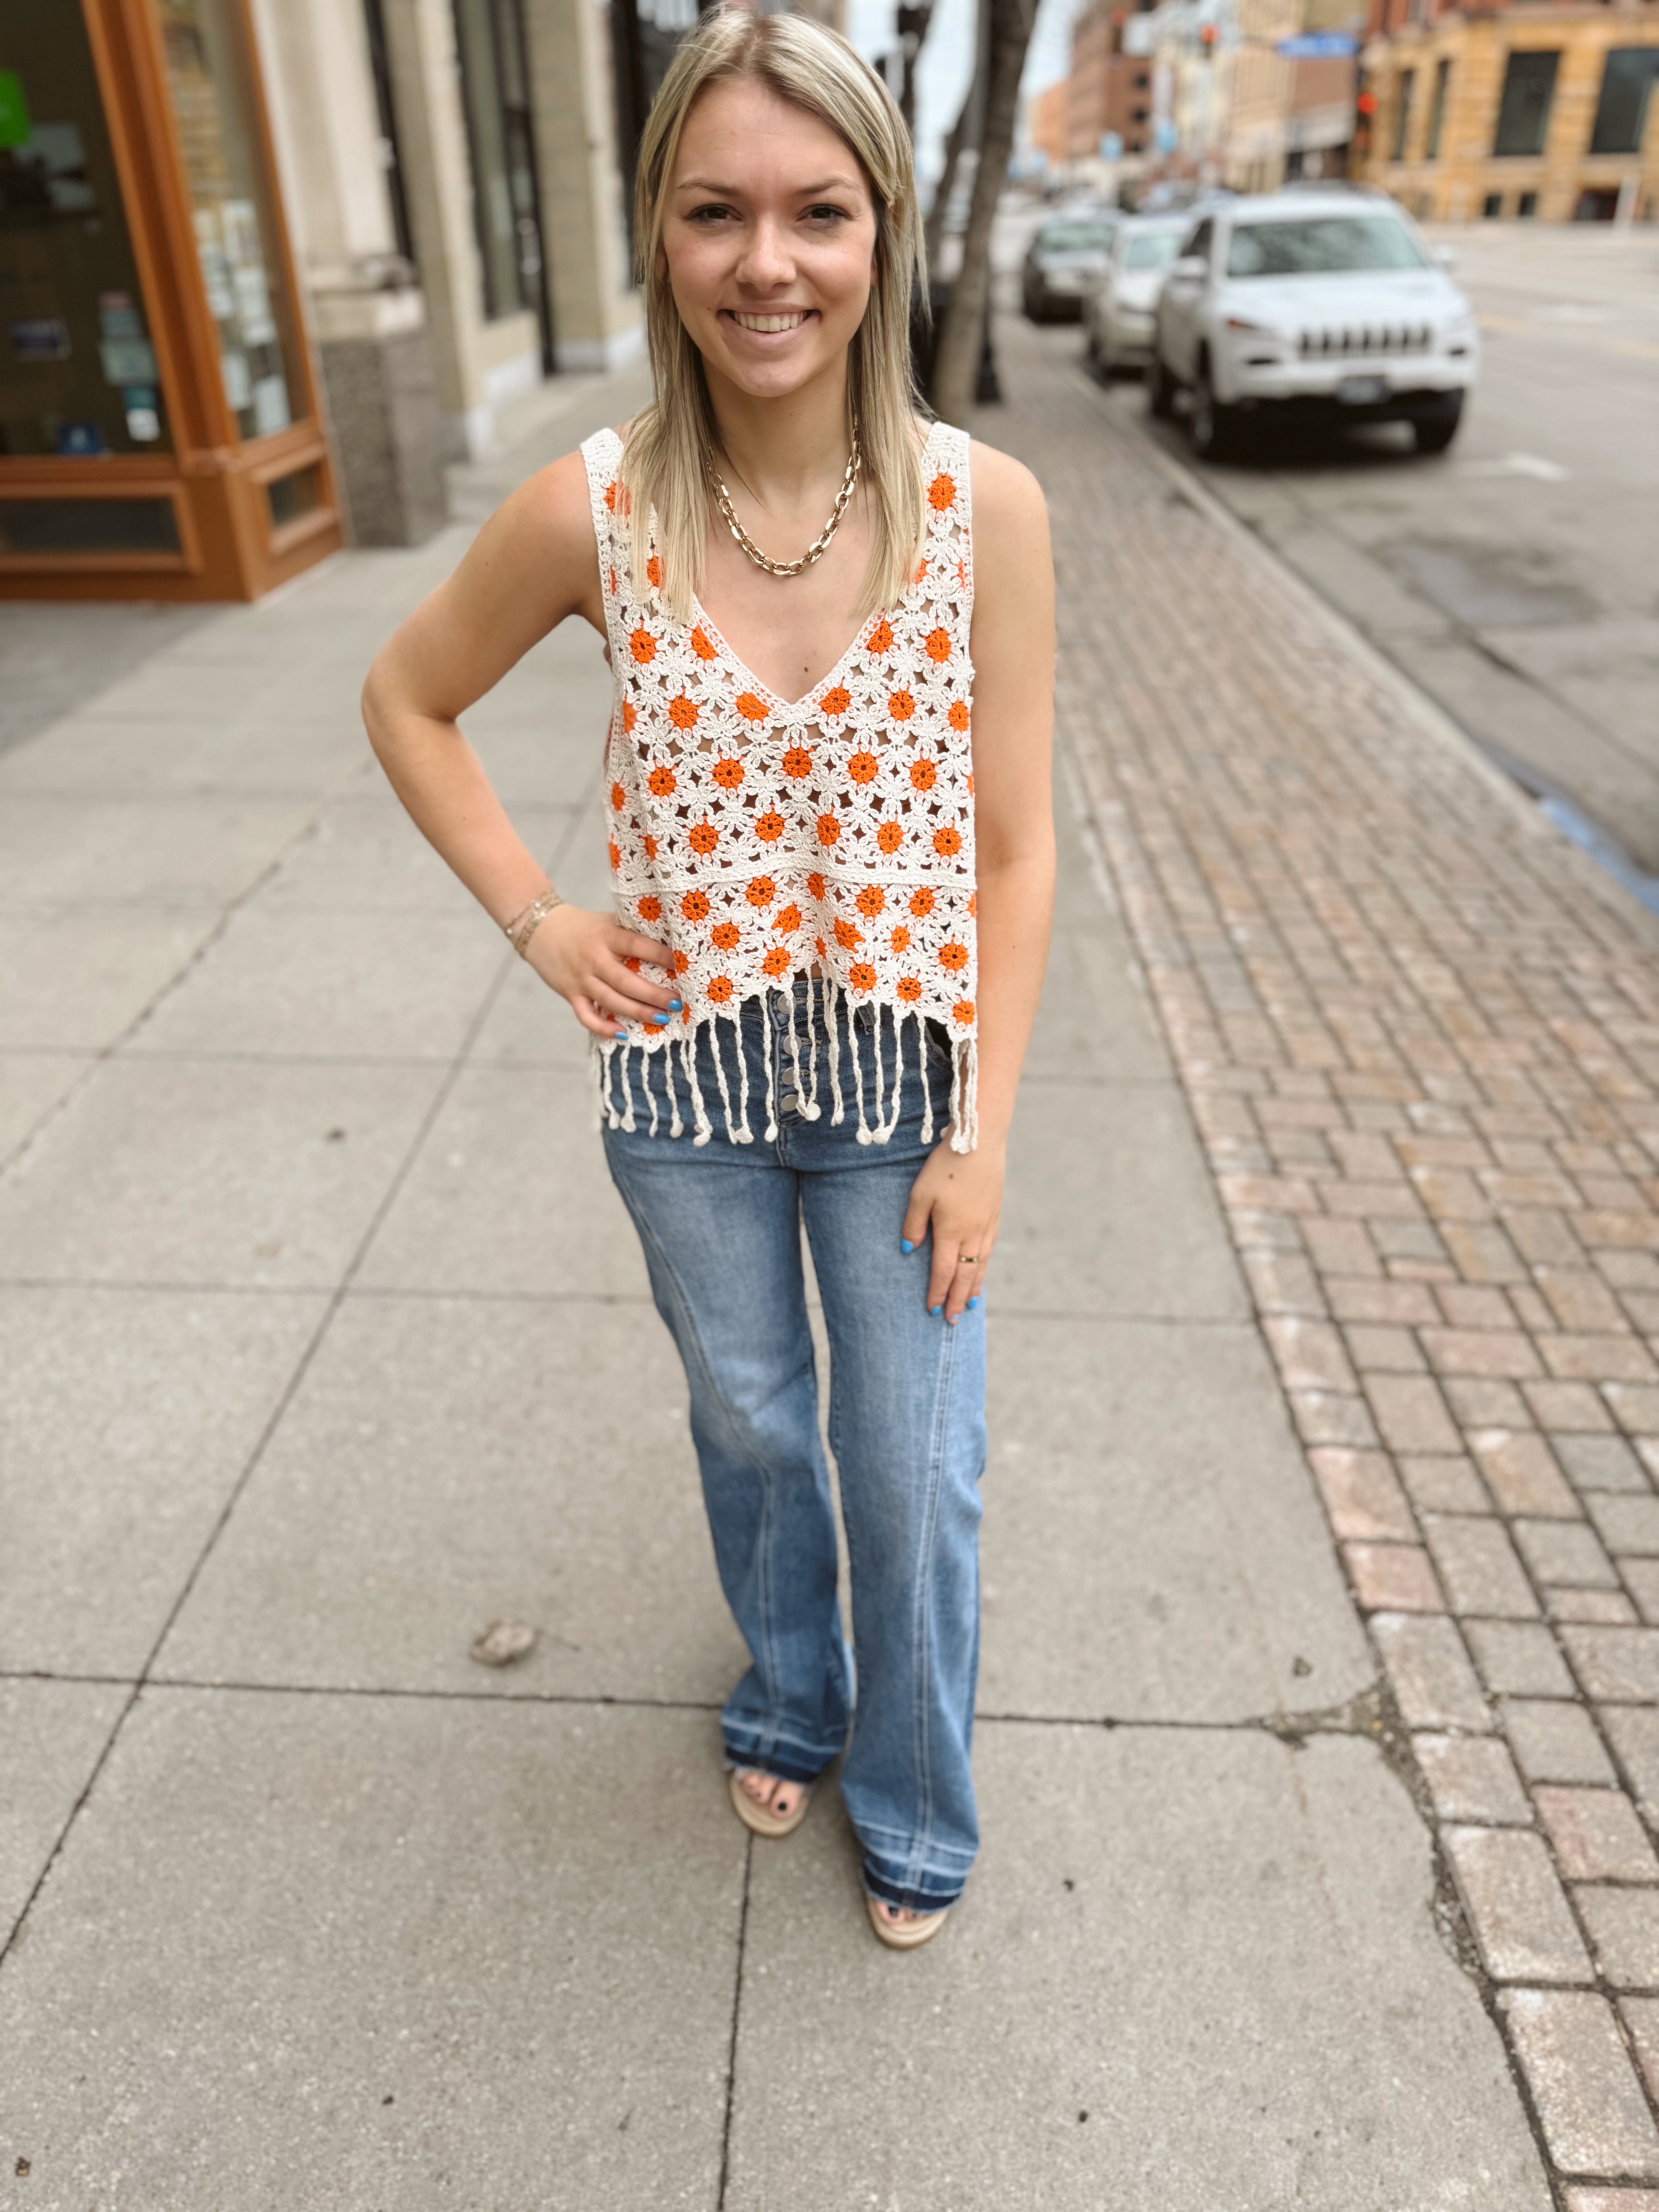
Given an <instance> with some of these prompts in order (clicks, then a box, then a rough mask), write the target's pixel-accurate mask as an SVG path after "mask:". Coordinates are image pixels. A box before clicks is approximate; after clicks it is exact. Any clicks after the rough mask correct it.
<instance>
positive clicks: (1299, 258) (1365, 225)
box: [1227, 215, 1427, 276]
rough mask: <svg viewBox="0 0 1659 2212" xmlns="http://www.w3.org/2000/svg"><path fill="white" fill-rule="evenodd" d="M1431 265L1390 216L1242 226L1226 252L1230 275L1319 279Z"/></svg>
mask: <svg viewBox="0 0 1659 2212" xmlns="http://www.w3.org/2000/svg"><path fill="white" fill-rule="evenodd" d="M1426 266H1427V264H1426V263H1425V260H1424V258H1423V255H1422V252H1421V251H1420V250H1419V246H1418V244H1417V241H1416V240H1415V239H1414V238H1413V236H1412V234H1411V233H1410V231H1408V230H1407V228H1406V226H1405V225H1404V223H1402V222H1395V219H1394V217H1393V216H1386V215H1316V216H1300V217H1298V218H1297V220H1296V221H1295V222H1246V223H1241V224H1240V225H1239V226H1238V228H1237V230H1235V231H1234V233H1233V236H1232V243H1231V246H1229V247H1228V248H1227V274H1228V275H1229V276H1323V275H1325V274H1327V273H1328V272H1329V271H1333V270H1342V269H1422V268H1425V267H1426Z"/></svg>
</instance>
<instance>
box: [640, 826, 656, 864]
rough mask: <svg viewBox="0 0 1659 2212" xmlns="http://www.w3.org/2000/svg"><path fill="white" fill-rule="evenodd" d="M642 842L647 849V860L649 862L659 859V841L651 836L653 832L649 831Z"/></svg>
mask: <svg viewBox="0 0 1659 2212" xmlns="http://www.w3.org/2000/svg"><path fill="white" fill-rule="evenodd" d="M640 842H641V844H642V845H643V846H644V847H645V857H646V859H647V860H655V859H656V857H657V841H656V839H655V838H654V837H653V836H652V835H651V832H650V831H649V830H648V829H647V831H646V833H645V835H644V836H643V837H642V838H641V840H640Z"/></svg>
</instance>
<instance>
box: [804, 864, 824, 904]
mask: <svg viewBox="0 0 1659 2212" xmlns="http://www.w3.org/2000/svg"><path fill="white" fill-rule="evenodd" d="M806 888H807V890H809V891H810V892H811V895H812V896H813V897H814V898H815V899H821V898H822V897H823V877H822V876H821V875H820V874H819V873H818V872H817V869H816V868H814V869H813V871H812V872H811V875H810V876H808V878H806Z"/></svg>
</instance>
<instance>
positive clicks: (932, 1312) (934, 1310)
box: [927, 1306, 945, 1321]
mask: <svg viewBox="0 0 1659 2212" xmlns="http://www.w3.org/2000/svg"><path fill="white" fill-rule="evenodd" d="M944 1311H945V1309H944V1307H943V1306H929V1307H928V1309H927V1318H928V1320H929V1321H937V1320H938V1319H939V1316H940V1315H941V1314H942V1313H943V1312H944Z"/></svg>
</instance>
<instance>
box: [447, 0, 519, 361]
mask: <svg viewBox="0 0 1659 2212" xmlns="http://www.w3.org/2000/svg"><path fill="white" fill-rule="evenodd" d="M490 13H491V11H490V6H489V0H455V30H456V35H457V38H458V40H459V46H460V56H461V92H462V96H463V98H464V100H465V104H466V125H467V140H468V143H469V145H470V147H471V154H472V202H473V217H474V221H475V223H476V225H477V234H478V256H479V259H480V260H481V261H482V262H483V295H484V313H485V314H486V316H488V317H489V318H490V319H494V318H495V317H496V316H498V315H513V314H517V313H518V312H519V310H520V308H521V307H523V305H524V301H523V300H522V298H521V297H520V290H519V229H518V216H517V211H516V210H515V209H514V207H513V180H512V167H513V165H512V163H511V162H510V161H509V159H508V151H507V128H506V118H505V116H504V115H503V113H502V108H501V77H500V75H499V73H498V71H497V70H496V66H495V27H494V25H493V24H492V22H491V21H490Z"/></svg>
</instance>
